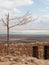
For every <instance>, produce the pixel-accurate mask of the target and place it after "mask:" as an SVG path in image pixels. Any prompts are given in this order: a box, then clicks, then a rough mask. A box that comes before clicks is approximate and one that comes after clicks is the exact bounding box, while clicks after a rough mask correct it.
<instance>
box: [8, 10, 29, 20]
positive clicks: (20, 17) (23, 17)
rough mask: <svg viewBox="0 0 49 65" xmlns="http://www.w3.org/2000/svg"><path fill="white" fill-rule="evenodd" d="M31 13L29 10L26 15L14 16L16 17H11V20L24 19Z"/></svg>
mask: <svg viewBox="0 0 49 65" xmlns="http://www.w3.org/2000/svg"><path fill="white" fill-rule="evenodd" d="M28 15H29V11H28V12H27V13H26V14H25V15H24V16H22V17H17V16H16V17H14V18H11V19H9V21H11V20H15V19H23V18H24V17H26V16H28Z"/></svg>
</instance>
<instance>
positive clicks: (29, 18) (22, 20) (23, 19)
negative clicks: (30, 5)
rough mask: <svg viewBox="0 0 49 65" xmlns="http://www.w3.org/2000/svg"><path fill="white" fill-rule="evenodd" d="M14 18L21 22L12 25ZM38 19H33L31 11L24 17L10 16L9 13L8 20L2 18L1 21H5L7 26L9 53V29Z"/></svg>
mask: <svg viewBox="0 0 49 65" xmlns="http://www.w3.org/2000/svg"><path fill="white" fill-rule="evenodd" d="M13 20H18V21H19V22H17V21H16V22H17V23H16V24H14V25H12V26H10V25H9V21H13ZM35 20H36V19H32V16H31V15H30V14H29V12H27V13H26V14H25V15H24V16H22V17H14V18H11V19H10V17H9V13H8V15H6V20H4V19H1V21H2V22H3V23H4V25H5V26H6V27H7V48H6V50H7V53H8V54H9V52H8V48H9V30H10V28H13V27H15V26H21V25H24V24H27V23H29V22H31V21H35Z"/></svg>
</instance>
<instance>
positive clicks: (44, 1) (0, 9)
mask: <svg viewBox="0 0 49 65" xmlns="http://www.w3.org/2000/svg"><path fill="white" fill-rule="evenodd" d="M27 11H30V12H31V16H32V19H34V18H37V20H35V21H32V22H30V23H27V24H26V25H23V26H18V27H17V26H16V27H14V28H12V29H11V30H49V0H0V19H1V18H3V17H4V16H6V15H7V14H8V12H9V14H10V17H11V18H12V17H15V16H18V17H19V16H23V15H24V14H25V13H26V12H27ZM13 24H16V22H15V21H11V22H10V25H13ZM5 29H6V27H5V26H4V24H3V22H2V21H0V31H3V32H4V31H5Z"/></svg>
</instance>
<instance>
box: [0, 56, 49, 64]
mask: <svg viewBox="0 0 49 65" xmlns="http://www.w3.org/2000/svg"><path fill="white" fill-rule="evenodd" d="M0 65H49V60H40V59H37V58H34V57H25V56H23V57H21V56H19V57H18V56H16V57H15V56H11V55H6V56H4V57H3V56H0Z"/></svg>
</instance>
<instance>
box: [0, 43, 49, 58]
mask: <svg viewBox="0 0 49 65" xmlns="http://www.w3.org/2000/svg"><path fill="white" fill-rule="evenodd" d="M45 46H49V43H43V42H42V43H41V42H36V43H27V44H26V43H24V44H23V43H22V44H14V43H13V44H9V48H8V53H9V54H12V55H14V56H35V57H37V58H39V59H44V51H45V50H44V47H45ZM33 47H37V48H38V49H36V50H35V52H34V53H35V54H38V56H37V55H33V54H34V53H33V51H34V50H33ZM47 51H48V52H49V48H48V49H47ZM36 52H37V53H36ZM6 53H7V45H6V44H0V55H6ZM48 55H49V54H48Z"/></svg>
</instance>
